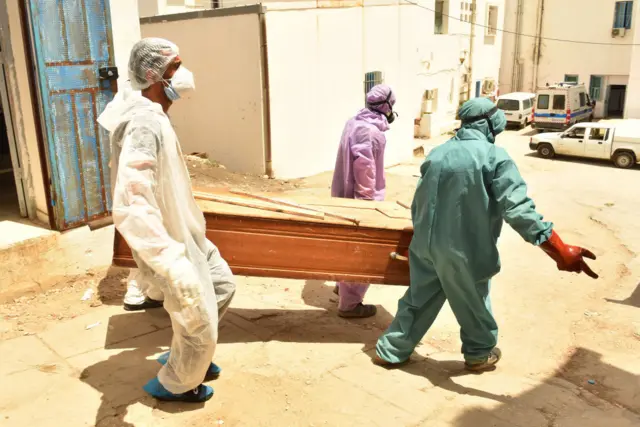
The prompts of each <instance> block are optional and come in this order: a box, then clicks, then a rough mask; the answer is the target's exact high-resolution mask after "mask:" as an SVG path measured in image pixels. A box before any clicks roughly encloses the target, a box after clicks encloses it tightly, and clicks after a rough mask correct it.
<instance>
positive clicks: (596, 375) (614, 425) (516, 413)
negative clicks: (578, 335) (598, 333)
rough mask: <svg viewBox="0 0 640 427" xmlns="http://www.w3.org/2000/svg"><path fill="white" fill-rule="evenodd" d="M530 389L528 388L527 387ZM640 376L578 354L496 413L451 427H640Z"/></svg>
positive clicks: (479, 412)
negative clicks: (638, 426) (639, 396)
mask: <svg viewBox="0 0 640 427" xmlns="http://www.w3.org/2000/svg"><path fill="white" fill-rule="evenodd" d="M525 386H526V384H525ZM639 392H640V376H638V375H634V374H632V373H630V372H627V371H625V370H622V369H620V368H618V367H616V366H613V365H610V364H607V363H604V362H603V361H602V356H601V355H600V354H598V353H596V352H593V351H591V350H587V349H584V348H577V349H575V350H574V351H573V352H572V353H571V354H570V355H569V357H568V358H567V360H566V361H565V363H564V364H563V365H562V366H561V367H560V368H559V369H558V370H557V371H556V373H555V375H553V376H552V377H550V378H548V379H547V380H546V381H544V382H543V383H542V384H541V385H537V386H536V387H534V388H533V389H531V390H529V391H527V392H524V393H522V394H519V395H515V396H505V398H504V399H501V404H500V405H499V406H497V407H496V408H493V409H488V408H486V407H472V408H469V409H466V410H465V411H464V413H462V414H461V415H458V416H456V417H455V420H454V421H453V422H452V423H451V424H449V425H451V426H453V427H478V426H492V427H513V426H522V427H525V426H526V427H552V426H553V427H555V426H566V427H602V426H607V427H632V426H636V425H640V399H638V393H639Z"/></svg>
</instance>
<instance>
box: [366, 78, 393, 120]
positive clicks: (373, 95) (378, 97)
mask: <svg viewBox="0 0 640 427" xmlns="http://www.w3.org/2000/svg"><path fill="white" fill-rule="evenodd" d="M389 94H391V96H389ZM387 97H389V104H391V105H392V106H393V105H394V104H395V103H396V94H395V93H393V91H392V90H391V88H390V87H389V86H387V85H385V84H381V85H376V86H374V87H373V88H371V90H370V91H369V93H367V107H368V108H370V107H373V108H375V109H376V110H378V111H380V112H381V113H384V114H389V113H390V112H391V107H389V105H388V104H386V103H384V101H386V100H387ZM378 103H380V104H378ZM383 103H384V104H383ZM371 104H376V105H371Z"/></svg>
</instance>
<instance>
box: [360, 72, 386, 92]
mask: <svg viewBox="0 0 640 427" xmlns="http://www.w3.org/2000/svg"><path fill="white" fill-rule="evenodd" d="M382 83H384V76H383V75H382V71H370V72H368V73H365V75H364V94H365V97H366V95H367V93H369V91H370V90H371V89H373V87H374V86H376V85H379V84H382Z"/></svg>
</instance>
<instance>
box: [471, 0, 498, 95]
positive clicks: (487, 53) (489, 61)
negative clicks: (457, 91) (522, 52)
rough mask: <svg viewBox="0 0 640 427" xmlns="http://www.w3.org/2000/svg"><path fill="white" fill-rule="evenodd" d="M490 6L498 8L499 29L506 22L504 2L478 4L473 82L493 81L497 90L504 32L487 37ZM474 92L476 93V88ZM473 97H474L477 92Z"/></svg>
mask: <svg viewBox="0 0 640 427" xmlns="http://www.w3.org/2000/svg"><path fill="white" fill-rule="evenodd" d="M489 6H496V7H497V8H498V28H502V26H503V22H504V12H505V8H504V0H489V1H478V2H477V16H476V24H479V25H477V26H476V32H475V38H474V52H473V76H472V80H473V81H474V82H476V81H483V80H487V79H491V80H493V81H494V82H495V84H496V88H497V86H498V82H499V77H500V62H501V60H502V39H503V32H502V31H496V33H495V35H487V28H486V26H488V21H487V9H488V7H489ZM473 91H475V87H474V88H473ZM471 95H472V97H473V96H474V95H475V92H473V93H472V94H471Z"/></svg>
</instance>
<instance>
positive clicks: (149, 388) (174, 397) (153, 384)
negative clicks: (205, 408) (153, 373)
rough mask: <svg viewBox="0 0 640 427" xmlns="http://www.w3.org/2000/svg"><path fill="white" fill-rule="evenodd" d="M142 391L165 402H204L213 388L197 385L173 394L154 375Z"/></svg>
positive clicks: (209, 396) (211, 393) (211, 394)
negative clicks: (184, 391) (183, 391)
mask: <svg viewBox="0 0 640 427" xmlns="http://www.w3.org/2000/svg"><path fill="white" fill-rule="evenodd" d="M142 388H143V389H144V391H146V392H147V393H149V394H150V395H151V396H153V397H155V398H156V399H158V400H163V401H165V402H189V403H201V402H206V401H207V400H209V399H211V397H212V396H213V389H212V388H211V387H209V386H208V385H199V386H198V387H196V388H194V389H193V390H189V391H187V392H186V393H181V394H173V393H171V392H170V391H169V390H167V389H166V388H164V387H163V386H162V384H160V381H159V380H158V377H155V378H154V379H152V380H151V381H149V382H148V383H147V384H145V386H144V387H142Z"/></svg>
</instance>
